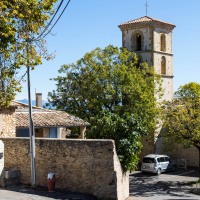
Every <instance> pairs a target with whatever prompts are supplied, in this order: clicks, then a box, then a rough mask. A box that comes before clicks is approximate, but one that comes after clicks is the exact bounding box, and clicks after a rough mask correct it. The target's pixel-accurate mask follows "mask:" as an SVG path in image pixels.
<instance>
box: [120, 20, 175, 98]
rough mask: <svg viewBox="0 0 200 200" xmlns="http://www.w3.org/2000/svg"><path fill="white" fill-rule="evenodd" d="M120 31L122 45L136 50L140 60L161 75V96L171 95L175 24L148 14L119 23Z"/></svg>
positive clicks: (168, 96)
mask: <svg viewBox="0 0 200 200" xmlns="http://www.w3.org/2000/svg"><path fill="white" fill-rule="evenodd" d="M119 28H120V29H121V31H122V47H126V48H127V49H128V50H129V51H132V52H136V53H137V54H138V56H139V58H140V60H141V61H142V62H147V63H148V64H149V65H150V66H154V68H155V72H156V73H157V74H160V75H161V77H162V88H163V93H164V95H163V97H162V99H161V100H169V101H170V100H172V97H173V92H174V91H173V53H172V31H173V29H174V28H175V25H173V24H170V23H166V22H163V21H160V20H157V19H154V18H151V17H148V16H145V17H141V18H138V19H135V20H132V21H128V22H125V23H122V24H121V25H119Z"/></svg>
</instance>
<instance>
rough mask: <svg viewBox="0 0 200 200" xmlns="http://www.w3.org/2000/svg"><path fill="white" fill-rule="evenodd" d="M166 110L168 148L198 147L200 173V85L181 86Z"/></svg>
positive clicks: (192, 83) (166, 141)
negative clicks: (176, 146) (180, 146)
mask: <svg viewBox="0 0 200 200" xmlns="http://www.w3.org/2000/svg"><path fill="white" fill-rule="evenodd" d="M166 108H167V109H166V116H165V117H166V118H165V126H166V132H165V134H164V139H165V143H166V146H168V147H170V148H171V149H173V148H172V146H173V145H174V144H177V143H178V144H181V145H183V146H184V147H186V148H187V147H190V146H194V147H196V148H197V149H198V152H199V172H200V84H198V83H194V82H191V83H188V84H185V85H184V86H181V87H180V88H179V89H178V90H177V92H175V95H174V100H173V102H171V103H168V105H167V107H166ZM199 174H200V173H199Z"/></svg>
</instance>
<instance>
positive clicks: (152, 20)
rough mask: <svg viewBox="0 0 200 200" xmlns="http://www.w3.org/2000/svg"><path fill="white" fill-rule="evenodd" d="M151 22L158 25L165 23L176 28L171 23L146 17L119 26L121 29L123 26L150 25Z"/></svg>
mask: <svg viewBox="0 0 200 200" xmlns="http://www.w3.org/2000/svg"><path fill="white" fill-rule="evenodd" d="M149 22H158V23H163V24H166V25H170V26H174V27H175V25H173V24H171V23H168V22H164V21H161V20H158V19H155V18H152V17H148V16H144V17H140V18H137V19H134V20H131V21H128V22H124V23H122V24H120V25H119V28H121V27H123V26H126V25H131V24H139V23H149Z"/></svg>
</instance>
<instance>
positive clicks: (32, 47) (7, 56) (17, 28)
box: [0, 0, 57, 107]
mask: <svg viewBox="0 0 200 200" xmlns="http://www.w3.org/2000/svg"><path fill="white" fill-rule="evenodd" d="M56 1H57V0H1V1H0V22H1V23H0V81H1V84H0V99H1V101H0V106H1V107H4V106H5V107H6V106H8V105H9V104H10V101H11V100H13V99H14V96H15V93H16V92H19V91H20V89H21V87H20V80H21V78H22V77H18V80H17V78H16V74H17V72H18V70H19V69H20V68H21V67H22V66H27V65H28V66H30V67H32V69H33V68H34V67H35V66H37V65H39V64H41V63H42V57H44V58H46V59H49V58H50V57H51V55H50V56H48V55H47V52H46V49H45V46H44V43H45V41H43V40H42V38H39V39H38V40H36V38H37V36H38V34H39V33H40V31H41V29H42V28H44V27H45V25H46V22H47V20H48V19H49V17H50V15H51V14H52V12H53V5H54V3H55V2H56Z"/></svg>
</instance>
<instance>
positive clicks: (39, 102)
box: [35, 93, 42, 107]
mask: <svg viewBox="0 0 200 200" xmlns="http://www.w3.org/2000/svg"><path fill="white" fill-rule="evenodd" d="M35 96H36V106H37V107H42V93H35Z"/></svg>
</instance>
